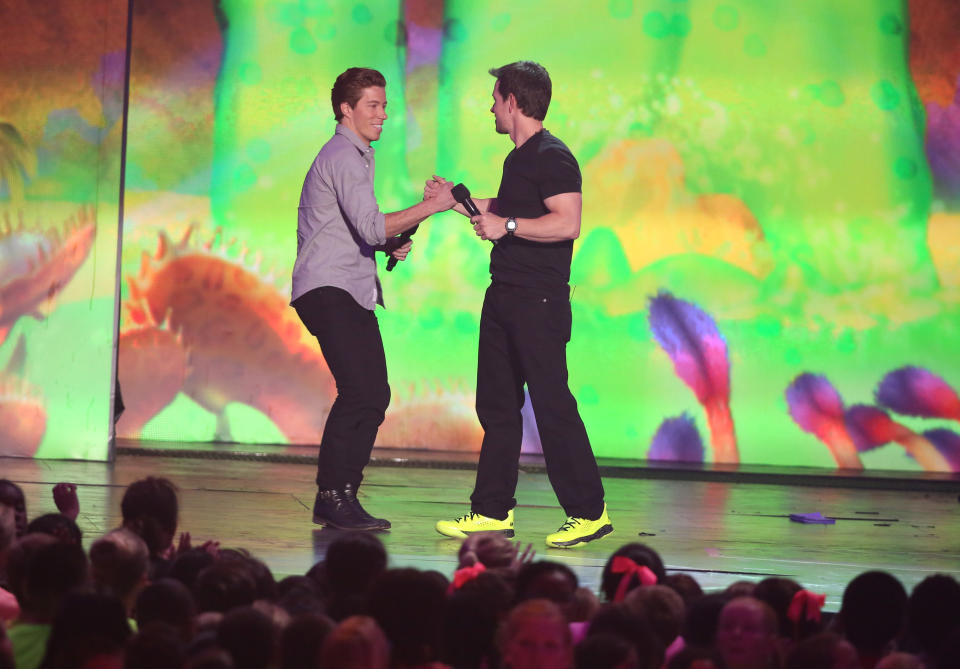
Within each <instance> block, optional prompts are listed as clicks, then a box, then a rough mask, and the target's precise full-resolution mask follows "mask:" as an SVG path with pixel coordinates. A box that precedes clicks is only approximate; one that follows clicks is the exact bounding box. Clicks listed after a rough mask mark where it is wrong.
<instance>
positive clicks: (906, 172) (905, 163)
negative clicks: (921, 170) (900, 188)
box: [893, 157, 918, 179]
mask: <svg viewBox="0 0 960 669" xmlns="http://www.w3.org/2000/svg"><path fill="white" fill-rule="evenodd" d="M917 171H918V169H917V163H916V161H915V160H913V159H911V158H906V157H904V158H897V160H896V162H895V163H894V164H893V173H894V174H896V175H897V176H898V177H900V178H901V179H912V178H913V177H915V176H917Z"/></svg>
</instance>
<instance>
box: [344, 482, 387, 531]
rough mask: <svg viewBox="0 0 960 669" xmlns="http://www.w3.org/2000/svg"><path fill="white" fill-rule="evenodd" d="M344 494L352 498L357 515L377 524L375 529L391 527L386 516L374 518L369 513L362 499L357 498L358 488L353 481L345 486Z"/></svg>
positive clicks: (351, 501)
mask: <svg viewBox="0 0 960 669" xmlns="http://www.w3.org/2000/svg"><path fill="white" fill-rule="evenodd" d="M343 495H344V497H346V498H347V499H349V500H350V503H351V505H352V506H353V510H354V512H355V513H356V514H357V516H359V517H360V518H363V520H365V521H366V522H368V523H375V524H376V527H375V528H374V529H377V530H389V529H390V521H389V520H387V519H385V518H374V517H373V516H371V515H370V514H369V513H367V510H366V509H364V508H363V507H362V506H361V505H360V500H359V499H357V489H356V487H354V485H353V484H352V483H348V484H346V485H345V486H343Z"/></svg>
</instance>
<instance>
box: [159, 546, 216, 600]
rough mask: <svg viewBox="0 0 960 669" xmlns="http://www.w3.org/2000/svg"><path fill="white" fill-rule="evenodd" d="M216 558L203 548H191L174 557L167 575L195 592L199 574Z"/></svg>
mask: <svg viewBox="0 0 960 669" xmlns="http://www.w3.org/2000/svg"><path fill="white" fill-rule="evenodd" d="M216 560H217V558H216V557H214V556H213V555H212V554H211V553H210V552H208V551H206V550H204V549H202V548H191V549H190V550H188V551H183V552H182V553H179V554H178V555H177V557H175V558H174V559H173V563H172V564H171V565H170V569H169V570H168V573H167V574H166V575H167V576H170V577H171V578H175V579H177V580H178V581H180V582H181V583H183V584H184V585H185V586H187V588H189V589H190V591H191V592H193V590H194V589H195V588H196V586H197V576H199V575H200V572H201V571H203V570H204V569H206V568H207V567H209V566H210V565H212V564H213V563H214V562H216Z"/></svg>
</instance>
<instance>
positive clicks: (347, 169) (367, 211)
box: [333, 158, 387, 246]
mask: <svg viewBox="0 0 960 669" xmlns="http://www.w3.org/2000/svg"><path fill="white" fill-rule="evenodd" d="M333 188H334V191H336V194H337V204H339V205H340V209H341V211H343V216H344V218H345V219H346V220H347V223H348V224H349V225H351V226H352V227H353V229H354V230H356V232H357V234H358V235H360V237H361V239H363V241H365V242H366V243H367V244H369V245H370V246H379V245H381V244H383V243H384V242H386V239H387V231H386V226H387V221H386V216H384V214H383V212H381V211H380V207H379V205H377V198H376V196H375V195H374V193H373V180H372V179H371V178H370V175H369V174H368V173H367V171H366V169H365V168H364V167H363V165H362V164H361V163H360V161H359V160H350V159H346V158H343V159H341V160H339V161H338V162H337V164H335V165H334V168H333Z"/></svg>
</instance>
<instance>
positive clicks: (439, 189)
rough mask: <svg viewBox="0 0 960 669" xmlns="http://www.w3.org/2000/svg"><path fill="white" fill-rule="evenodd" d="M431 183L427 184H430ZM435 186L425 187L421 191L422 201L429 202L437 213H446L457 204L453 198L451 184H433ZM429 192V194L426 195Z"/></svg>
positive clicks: (444, 182) (445, 182) (447, 182)
mask: <svg viewBox="0 0 960 669" xmlns="http://www.w3.org/2000/svg"><path fill="white" fill-rule="evenodd" d="M430 183H431V182H429V181H428V182H427V184H430ZM433 183H435V184H436V186H434V187H429V186H428V187H425V188H424V189H423V199H424V201H427V202H430V203H431V204H433V205H434V208H435V210H436V211H437V212H441V211H446V210H447V209H452V208H453V205H455V204H456V203H457V201H456V199H454V197H453V193H452V192H451V191H453V183H452V182H450V181H443V182H433ZM428 191H429V193H428Z"/></svg>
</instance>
